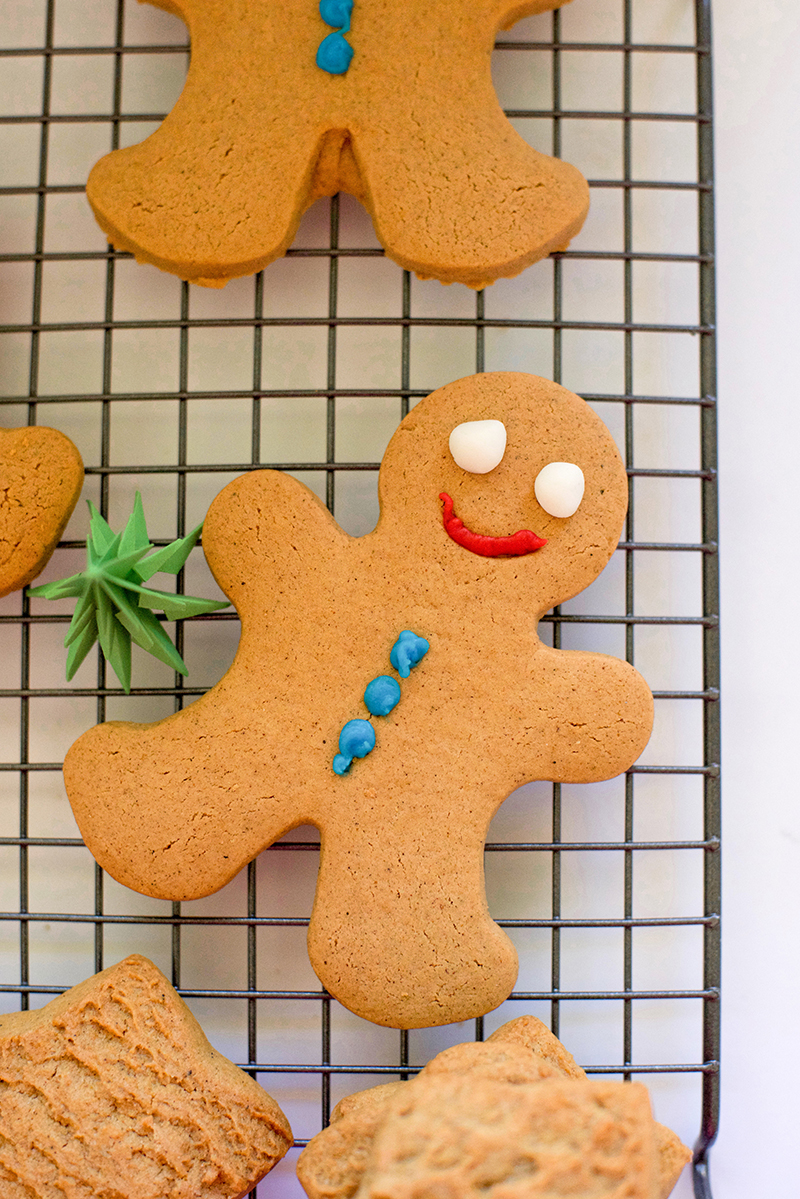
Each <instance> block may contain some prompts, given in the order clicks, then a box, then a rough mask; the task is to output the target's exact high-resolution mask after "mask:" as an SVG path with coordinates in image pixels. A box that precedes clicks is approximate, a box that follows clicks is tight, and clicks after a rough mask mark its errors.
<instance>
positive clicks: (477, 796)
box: [64, 373, 652, 1027]
mask: <svg viewBox="0 0 800 1199" xmlns="http://www.w3.org/2000/svg"><path fill="white" fill-rule="evenodd" d="M483 421H491V422H493V424H492V425H491V426H489V427H488V429H487V426H485V425H479V427H478V429H477V432H478V437H477V442H476V439H475V437H474V436H473V434H474V433H475V428H474V427H473V428H472V429H470V428H467V430H466V434H464V430H463V426H465V425H468V426H469V425H473V426H474V425H475V422H483ZM498 426H502V429H499V428H498ZM459 427H462V431H461V433H460V434H459V435H458V436H456V437H455V439H454V441H453V446H454V448H453V449H451V434H452V433H453V430H454V429H457V428H459ZM486 432H488V433H489V436H488V448H487V438H486V437H484V436H483V434H484V433H486ZM465 442H466V449H465V448H464V443H465ZM501 443H502V444H501ZM454 454H455V456H454ZM476 454H477V457H476ZM495 460H496V461H495ZM492 463H493V464H492ZM553 463H556V464H558V465H557V468H556V472H555V473H556V475H557V478H556V483H555V485H553V483H552V480H550V482H549V483H548V485H547V487H546V488H544V490H543V489H542V488H541V485H540V487H539V494H541V496H542V500H543V502H544V504H546V505H547V507H543V505H542V502H540V500H539V499H537V498H536V497H537V480H541V478H542V475H543V474H544V475H545V480H547V473H545V472H549V473H550V474H552V473H553V471H552V470H550V467H551V465H552V464H553ZM487 464H488V465H489V469H488V470H483V471H482V473H481V472H476V471H475V470H474V467H475V466H476V465H478V466H481V467H486V466H487ZM565 464H566V467H567V469H566V472H565V471H564V469H562V468H563V467H564V465H565ZM558 476H561V481H559V478H558ZM576 482H577V484H580V483H581V482H582V484H583V487H582V488H581V487H580V486H576ZM380 492H381V516H380V520H379V522H378V525H377V527H376V528H375V530H374V531H373V532H372V533H370V534H369V535H368V536H366V537H362V538H352V537H349V536H348V535H347V534H346V533H344V532H343V530H342V529H340V528H339V526H338V525H337V524H336V522H335V521H334V520H333V518H332V517H331V515H330V513H328V512H327V510H326V509H325V508H324V507H323V506H322V505H321V504H320V503H319V501H318V500H317V499H316V498H315V497H314V496H313V495H312V494H311V493H310V492H309V491H308V490H307V489H306V488H304V487H303V486H302V485H301V484H299V483H297V481H296V480H294V479H293V478H291V477H289V476H286V475H283V474H281V473H279V472H277V471H254V472H251V473H249V474H248V475H246V476H243V477H241V478H239V479H236V480H234V481H233V482H232V483H231V484H229V486H228V487H226V488H225V490H224V491H223V492H222V493H221V494H220V495H219V496H218V497H217V499H216V500H215V501H214V503H213V504H212V506H211V508H210V510H209V513H208V516H207V517H206V521H205V524H204V527H203V546H204V550H205V552H206V556H207V558H208V561H209V563H210V565H211V568H212V570H213V572H214V574H215V576H216V578H217V581H218V582H219V584H220V586H221V587H222V588H223V590H224V591H225V592H226V594H227V595H228V596H229V597H230V598H231V600H232V601H233V602H234V604H235V605H236V607H237V609H238V611H239V614H240V616H241V620H242V636H241V642H240V645H239V650H238V652H237V655H236V659H235V661H234V663H233V665H232V667H231V669H230V670H229V671H228V673H227V675H226V676H225V677H224V678H223V679H222V680H221V681H220V683H219V684H217V686H216V687H214V688H213V689H212V690H211V691H209V692H208V693H207V694H206V695H205V696H203V697H202V698H201V699H200V700H198V701H197V702H196V703H195V704H192V705H191V706H190V707H188V708H187V709H185V710H184V711H183V712H180V713H177V714H176V715H174V716H171V717H169V718H168V719H166V720H163V721H160V722H159V723H157V724H154V725H132V724H122V723H117V722H112V723H110V724H105V725H99V726H97V727H96V728H95V729H92V730H90V731H89V732H88V733H86V734H85V735H84V736H83V737H81V738H80V739H79V741H77V742H76V744H75V745H74V746H73V747H72V749H71V750H70V752H69V754H68V755H67V759H66V762H65V765H64V777H65V781H66V785H67V792H68V794H69V797H70V801H71V803H72V806H73V810H74V812H75V815H76V818H77V820H78V824H79V826H80V828H81V832H82V833H83V836H84V838H85V840H86V842H87V844H88V845H89V848H90V849H91V850H92V852H93V853H94V854H95V856H96V857H97V858H98V860H99V861H100V863H101V864H102V865H103V866H104V867H105V868H106V869H107V870H109V871H110V872H111V873H112V874H113V875H114V876H115V877H116V878H118V879H119V880H120V881H122V882H124V883H127V884H128V885H129V886H132V887H134V888H136V889H137V890H141V891H144V892H146V893H148V894H152V895H158V896H163V897H169V898H173V899H179V898H181V899H188V898H194V897H196V896H199V895H204V894H208V893H209V892H211V891H214V890H216V889H217V888H219V887H221V886H222V885H223V884H224V883H226V882H227V881H228V880H229V879H230V878H231V877H232V876H233V875H234V874H235V873H236V872H237V871H238V870H239V869H240V868H241V867H242V866H243V865H244V864H245V863H246V862H247V861H249V860H250V859H251V858H252V857H254V856H255V854H257V853H258V852H259V851H260V850H261V849H262V848H264V847H265V846H267V845H269V844H270V843H271V842H272V841H274V840H275V839H276V838H277V837H279V836H281V835H282V834H283V833H284V832H286V831H288V830H289V829H291V828H293V827H296V826H297V825H300V824H303V823H309V822H310V823H313V824H315V825H317V826H318V828H319V829H320V831H321V836H322V854H321V863H320V874H319V882H318V887H317V895H316V899H315V904H314V911H313V914H312V918H311V925H310V928H309V953H310V957H311V961H312V964H313V966H314V968H315V970H316V971H317V973H318V975H319V977H320V978H321V979H322V981H323V982H324V984H325V986H326V987H327V988H328V990H329V991H330V992H331V993H332V994H333V995H335V996H336V997H337V998H338V999H339V1000H341V1002H342V1003H344V1004H345V1005H346V1006H347V1007H349V1008H351V1009H352V1010H353V1011H355V1012H357V1013H359V1014H360V1015H362V1016H366V1017H367V1018H369V1019H371V1020H374V1021H375V1022H377V1023H381V1024H389V1025H394V1026H398V1027H418V1026H424V1025H431V1024H442V1023H448V1022H450V1021H454V1020H462V1019H465V1018H467V1017H468V1016H475V1015H478V1014H480V1013H482V1012H486V1011H488V1010H489V1009H490V1008H491V1007H494V1006H495V1005H496V1004H498V1003H500V1002H501V1001H502V1000H503V999H504V998H505V997H506V996H507V995H508V993H509V992H510V990H511V989H512V987H513V984H514V980H515V977H516V969H517V962H516V955H515V953H514V950H513V947H512V945H511V943H510V941H509V940H508V938H507V937H506V936H505V934H504V933H503V932H502V931H501V930H500V929H499V928H498V927H497V925H495V924H494V923H493V922H492V920H491V918H490V916H489V912H488V908H487V903H486V895H485V889H484V881H483V845H484V841H485V837H486V832H487V829H488V826H489V822H490V820H491V818H492V816H493V814H494V812H495V811H496V809H497V807H498V806H499V804H500V803H501V802H502V801H503V799H504V798H505V797H506V796H507V795H508V794H509V793H510V792H511V791H513V790H514V789H515V788H516V787H518V786H520V785H521V784H522V783H525V782H528V781H530V780H532V779H551V780H554V781H559V782H590V781H594V780H597V779H604V778H610V777H612V776H614V775H616V774H618V773H619V772H620V771H622V770H625V769H627V767H628V766H629V765H630V764H631V763H632V762H633V761H634V760H635V759H636V757H637V756H638V755H639V753H640V752H641V750H642V749H643V747H644V745H645V743H646V741H647V737H648V735H649V731H650V725H651V722H652V697H651V696H650V692H649V690H648V688H647V686H646V684H645V683H644V681H643V680H642V679H641V678H640V677H639V675H638V674H637V673H636V672H635V670H634V669H633V668H632V667H631V666H630V665H628V664H627V663H625V662H620V661H618V660H617V659H615V658H609V657H605V656H603V655H600V654H591V653H584V652H580V653H579V652H563V651H560V650H554V649H550V648H549V647H548V646H546V645H544V644H542V642H541V641H540V640H539V638H538V637H537V634H536V624H537V620H538V618H539V617H540V616H541V614H542V613H543V612H544V611H545V610H546V609H547V608H548V607H549V606H550V605H552V604H553V603H556V602H558V601H560V600H563V599H564V598H566V596H568V595H572V594H574V593H575V592H576V591H577V590H579V589H580V588H581V587H584V586H586V585H587V584H588V583H589V582H590V581H591V580H592V579H593V578H594V577H595V576H596V575H597V574H598V572H599V571H600V569H601V568H602V566H603V565H604V563H605V562H606V560H607V559H608V557H609V555H610V554H611V552H612V551H613V549H614V546H615V544H616V540H617V538H618V536H619V531H620V528H621V525H622V521H623V518H624V512H625V494H626V481H625V472H624V470H623V468H622V465H621V463H620V460H619V456H618V454H617V451H616V449H615V447H614V445H613V442H612V440H611V438H610V436H609V434H608V432H607V430H605V428H604V427H603V426H602V424H601V423H600V422H599V420H598V419H597V417H596V416H595V415H594V414H593V413H592V412H591V410H590V409H589V408H588V406H587V405H586V404H585V403H584V402H583V401H582V400H580V399H579V398H578V397H577V396H575V395H572V394H570V393H569V392H566V391H564V389H563V388H560V387H557V386H555V385H554V384H552V383H548V382H547V381H545V380H542V379H536V378H534V377H532V376H529V375H521V374H503V373H500V374H490V375H478V376H474V377H473V378H471V379H464V380H461V381H460V382H458V383H454V384H452V385H450V386H449V387H445V388H442V389H440V390H439V391H437V392H435V393H433V394H432V395H431V396H429V397H427V398H426V399H424V400H422V401H421V402H420V403H419V404H418V405H417V406H416V407H415V408H414V409H413V410H412V412H410V413H409V415H408V416H407V417H406V419H405V420H404V421H403V422H402V424H401V425H400V426H399V428H398V429H397V431H396V433H395V435H394V437H393V438H392V441H391V444H390V446H389V448H388V450H387V452H386V456H385V460H384V466H383V468H382V471H381V478H380ZM579 492H580V493H581V494H579ZM442 496H444V497H446V498H444V499H443V498H440V497H442ZM448 500H449V501H451V503H452V510H450V509H449V506H448ZM576 504H577V507H575V505H576ZM548 508H550V509H555V510H556V511H557V512H560V513H564V512H566V511H568V510H571V509H572V508H574V511H573V512H572V515H571V516H565V515H554V514H553V512H552V511H548ZM507 539H508V540H507ZM487 549H488V550H490V551H491V552H489V553H486V552H485V551H486V550H487ZM497 551H499V553H498V552H497Z"/></svg>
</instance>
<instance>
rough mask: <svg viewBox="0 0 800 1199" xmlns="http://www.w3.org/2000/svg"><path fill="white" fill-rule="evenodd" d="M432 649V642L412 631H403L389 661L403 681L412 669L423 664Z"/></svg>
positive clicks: (393, 647)
mask: <svg viewBox="0 0 800 1199" xmlns="http://www.w3.org/2000/svg"><path fill="white" fill-rule="evenodd" d="M430 648H431V646H430V642H429V641H426V640H425V638H424V637H418V636H417V634H416V633H412V631H411V629H403V631H402V633H401V634H400V636H399V637H398V638H397V640H396V641H395V643H394V645H393V646H392V649H391V652H390V654H389V661H390V662H391V664H392V666H393V667H394V668H395V670H396V671H397V673H398V674H399V675H400V678H401V679H407V678H408V676H409V675H410V673H411V671H412V669H413V668H414V667H415V666H416V665H417V663H418V662H421V661H422V659H423V658H424V657H425V655H426V654H427V652H428V650H429V649H430Z"/></svg>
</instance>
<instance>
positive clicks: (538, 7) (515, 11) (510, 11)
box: [489, 0, 570, 29]
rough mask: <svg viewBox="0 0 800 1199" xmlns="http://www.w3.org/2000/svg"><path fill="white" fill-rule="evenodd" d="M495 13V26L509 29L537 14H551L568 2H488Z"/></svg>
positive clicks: (565, 0) (520, 0) (541, 0)
mask: <svg viewBox="0 0 800 1199" xmlns="http://www.w3.org/2000/svg"><path fill="white" fill-rule="evenodd" d="M489 3H490V4H491V5H492V8H493V9H494V10H495V11H496V13H497V24H498V28H500V29H510V28H511V26H512V25H515V24H516V22H517V21H521V20H522V19H523V18H524V17H533V16H535V15H536V14H537V13H541V12H551V11H552V10H553V9H555V8H561V7H562V6H563V5H565V4H569V3H570V0H489Z"/></svg>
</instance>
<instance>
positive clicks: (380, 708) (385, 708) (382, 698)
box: [364, 674, 400, 716]
mask: <svg viewBox="0 0 800 1199" xmlns="http://www.w3.org/2000/svg"><path fill="white" fill-rule="evenodd" d="M364 703H365V704H366V705H367V708H368V710H369V711H370V712H371V713H372V715H373V716H388V715H389V713H390V712H391V710H392V708H394V707H396V706H397V704H399V703H400V684H399V683H398V681H397V679H393V678H391V676H390V675H388V674H379V675H378V677H377V679H373V680H372V682H371V683H368V684H367V689H366V691H365V692H364Z"/></svg>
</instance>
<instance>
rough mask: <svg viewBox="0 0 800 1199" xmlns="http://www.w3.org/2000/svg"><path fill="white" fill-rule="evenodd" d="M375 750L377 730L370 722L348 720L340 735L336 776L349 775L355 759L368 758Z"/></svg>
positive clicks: (336, 757)
mask: <svg viewBox="0 0 800 1199" xmlns="http://www.w3.org/2000/svg"><path fill="white" fill-rule="evenodd" d="M374 748H375V730H374V728H373V727H372V725H371V724H370V722H369V721H368V720H348V722H347V724H346V725H345V726H344V728H343V729H342V731H341V733H340V734H339V753H338V754H336V756H335V757H334V759H333V769H334V771H335V773H336V774H347V772H348V770H349V769H350V767H351V766H352V764H353V758H366V756H367V754H368V753H371V752H372V750H373V749H374Z"/></svg>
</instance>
